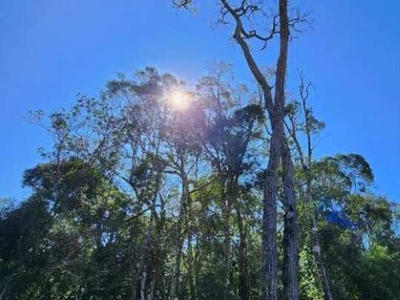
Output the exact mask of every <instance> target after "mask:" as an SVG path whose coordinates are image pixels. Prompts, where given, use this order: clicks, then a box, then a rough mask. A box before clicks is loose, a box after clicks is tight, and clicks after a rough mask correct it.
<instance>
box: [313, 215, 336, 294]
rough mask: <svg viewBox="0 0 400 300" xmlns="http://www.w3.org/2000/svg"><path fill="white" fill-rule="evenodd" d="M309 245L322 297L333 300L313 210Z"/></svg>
mask: <svg viewBox="0 0 400 300" xmlns="http://www.w3.org/2000/svg"><path fill="white" fill-rule="evenodd" d="M311 245H312V253H313V255H314V260H315V264H316V267H317V272H318V277H319V280H320V282H321V285H322V291H323V293H324V299H325V300H333V297H332V293H331V287H330V283H329V278H328V273H327V272H326V269H325V265H324V261H323V259H322V255H321V246H320V244H319V237H318V225H317V220H316V217H315V212H314V211H313V215H312V227H311Z"/></svg>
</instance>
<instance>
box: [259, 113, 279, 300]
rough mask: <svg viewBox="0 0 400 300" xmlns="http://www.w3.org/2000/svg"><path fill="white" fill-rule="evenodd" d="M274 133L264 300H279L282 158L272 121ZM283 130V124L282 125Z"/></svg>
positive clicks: (267, 186) (264, 255)
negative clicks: (278, 251)
mask: <svg viewBox="0 0 400 300" xmlns="http://www.w3.org/2000/svg"><path fill="white" fill-rule="evenodd" d="M271 122H272V127H273V128H274V129H273V132H272V137H271V143H270V150H269V158H268V166H267V170H266V178H265V187H264V210H263V245H262V258H263V261H262V263H263V270H262V299H263V300H277V299H278V295H277V289H278V268H277V248H276V235H277V234H276V233H277V230H276V221H277V210H276V209H277V206H276V194H277V181H278V167H279V164H280V158H281V153H280V152H281V142H280V139H279V134H278V131H277V130H276V129H277V127H279V122H277V121H276V120H271ZM281 126H282V130H283V124H281Z"/></svg>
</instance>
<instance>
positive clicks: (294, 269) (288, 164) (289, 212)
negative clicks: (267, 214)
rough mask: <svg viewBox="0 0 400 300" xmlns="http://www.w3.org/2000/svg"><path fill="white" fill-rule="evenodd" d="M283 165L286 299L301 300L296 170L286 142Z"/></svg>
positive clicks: (284, 280) (283, 151)
mask: <svg viewBox="0 0 400 300" xmlns="http://www.w3.org/2000/svg"><path fill="white" fill-rule="evenodd" d="M282 163H283V170H284V175H283V179H284V182H283V188H284V209H285V217H284V218H285V219H284V232H283V245H284V270H283V285H284V291H285V293H284V294H285V299H287V300H297V299H299V284H298V277H299V276H298V256H299V253H298V228H297V208H296V195H295V190H294V170H293V162H292V157H291V154H290V150H289V147H288V146H287V144H286V142H285V146H283V149H282Z"/></svg>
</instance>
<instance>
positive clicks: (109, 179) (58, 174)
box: [0, 67, 400, 299]
mask: <svg viewBox="0 0 400 300" xmlns="http://www.w3.org/2000/svg"><path fill="white" fill-rule="evenodd" d="M223 69H226V67H223V68H221V67H220V68H218V69H217V70H216V71H215V72H212V73H210V74H209V75H208V76H205V77H203V78H201V79H200V80H199V82H198V84H197V85H196V86H195V87H194V88H193V89H191V90H189V89H188V87H185V86H184V85H183V84H182V83H181V82H180V81H178V80H177V79H176V78H174V77H173V76H171V75H169V74H162V75H160V74H158V73H157V72H156V70H154V69H152V68H148V69H146V70H144V71H142V72H139V73H138V74H137V77H136V78H135V79H134V80H128V79H127V78H125V77H121V78H118V79H117V80H113V81H110V82H109V83H108V84H107V86H106V88H105V90H104V91H103V92H102V95H101V97H99V98H98V99H93V98H88V97H80V98H79V99H78V101H77V103H76V105H75V106H74V107H73V108H71V109H70V110H63V111H61V112H57V113H53V114H50V115H49V116H48V117H46V116H44V115H43V113H41V112H36V113H35V114H34V116H35V117H36V118H39V119H40V124H42V125H43V126H47V127H46V128H47V129H48V130H49V132H50V133H51V134H52V136H53V138H54V141H55V142H54V147H53V148H52V149H51V150H50V151H47V152H44V153H43V155H44V157H45V158H46V159H47V160H48V162H47V163H42V164H39V165H38V166H37V167H35V168H33V169H29V170H27V171H26V172H25V174H24V178H23V182H24V185H25V186H28V187H30V188H31V189H32V195H31V196H30V197H29V199H27V200H26V201H25V202H23V203H22V204H21V205H19V206H17V207H13V206H9V207H5V208H3V210H2V212H1V219H0V258H1V260H0V276H1V277H0V278H1V280H0V282H1V285H0V287H1V299H167V298H168V297H169V296H170V294H171V293H175V295H176V298H178V299H258V298H259V296H260V286H261V283H260V273H261V255H262V254H261V252H262V251H261V235H262V234H261V232H262V214H261V211H262V208H261V207H262V197H261V195H262V184H261V183H262V178H263V176H265V174H264V171H263V170H264V169H265V164H266V163H267V160H268V155H266V153H265V151H264V148H263V147H261V145H263V144H265V143H268V141H269V130H268V128H267V127H268V125H267V120H266V118H265V117H264V115H263V113H262V109H261V107H260V106H259V101H260V100H259V99H260V98H259V93H258V90H255V91H252V90H251V89H250V88H248V87H246V86H244V85H239V86H235V85H234V84H233V82H231V81H230V80H229V78H230V76H229V74H228V73H227V72H226V70H223ZM176 91H180V93H179V94H178V95H179V97H182V99H181V101H188V105H187V107H186V106H185V107H183V108H182V107H181V106H180V105H178V106H177V105H175V104H174V103H173V102H171V101H169V97H174V95H175V96H176ZM183 93H185V94H186V95H188V96H187V97H186V96H184V94H183ZM302 99H303V101H300V102H298V101H293V102H291V103H290V104H288V106H287V108H286V109H287V112H288V113H287V116H288V117H287V128H288V132H290V133H291V136H292V137H291V138H289V143H290V145H291V148H292V149H293V154H294V161H295V162H296V164H295V186H296V194H297V195H298V197H299V203H298V211H299V222H300V228H301V232H300V248H299V249H300V255H299V264H300V271H301V274H300V292H301V298H302V299H322V297H323V296H322V286H321V281H320V276H319V267H318V263H320V262H319V261H318V259H317V257H316V256H315V255H314V253H313V250H316V249H314V248H315V245H314V244H313V243H312V238H313V235H312V228H313V227H317V228H318V238H319V243H320V253H321V254H322V263H323V265H324V266H325V268H326V273H327V274H328V276H329V281H330V283H331V289H332V294H333V296H334V297H335V298H336V299H400V288H399V285H398V282H399V280H400V252H399V250H400V243H399V241H400V240H399V237H398V235H397V234H396V231H395V225H396V221H397V217H398V215H397V211H396V206H395V205H394V204H392V203H390V202H389V201H388V200H387V199H385V198H383V197H379V196H378V195H374V194H373V193H372V192H371V189H370V186H371V184H372V183H373V174H372V170H371V169H370V167H369V165H368V163H367V162H366V161H365V160H364V159H363V157H362V156H360V155H356V154H340V155H336V156H333V157H324V158H321V159H318V160H317V159H313V158H312V157H309V156H308V155H309V154H312V149H313V146H311V148H310V149H307V146H304V147H305V148H304V149H303V146H302V145H303V144H305V145H307V143H303V142H302V141H306V140H307V135H308V136H315V135H317V134H318V132H319V130H321V129H322V128H323V123H322V122H320V121H317V119H316V118H315V117H314V116H313V113H312V110H311V109H310V108H309V107H308V104H307V99H306V98H304V97H303V98H302ZM311 140H312V139H310V141H311ZM305 153H309V154H305ZM281 176H282V174H281ZM278 189H279V193H278V197H279V198H280V200H279V201H278V224H277V227H278V238H279V240H280V241H281V240H282V235H283V232H282V230H283V225H282V224H283V214H282V209H281V208H279V207H281V204H280V203H281V201H282V200H281V197H282V186H281V185H280V186H279V188H278ZM314 221H315V222H316V224H314V223H313V222H314ZM278 245H280V242H279V243H278ZM313 247H314V248H313ZM317 250H318V249H317ZM278 252H279V253H278V256H279V257H280V259H282V248H281V247H280V246H279V247H278ZM279 293H282V284H281V283H279Z"/></svg>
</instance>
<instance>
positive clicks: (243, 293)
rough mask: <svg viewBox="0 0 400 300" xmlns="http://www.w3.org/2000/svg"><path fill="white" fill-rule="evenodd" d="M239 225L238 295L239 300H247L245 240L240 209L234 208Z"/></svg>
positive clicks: (247, 281) (247, 271) (247, 275)
mask: <svg viewBox="0 0 400 300" xmlns="http://www.w3.org/2000/svg"><path fill="white" fill-rule="evenodd" d="M236 215H237V219H238V227H239V251H238V252H239V297H240V299H241V300H249V295H250V291H249V270H248V264H247V240H246V233H245V231H244V224H243V219H242V215H241V213H240V210H239V209H238V208H237V209H236Z"/></svg>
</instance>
